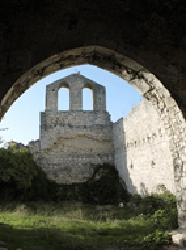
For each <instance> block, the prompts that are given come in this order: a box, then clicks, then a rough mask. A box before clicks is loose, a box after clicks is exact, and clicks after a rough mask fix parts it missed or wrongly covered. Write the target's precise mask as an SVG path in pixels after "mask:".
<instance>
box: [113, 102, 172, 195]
mask: <svg viewBox="0 0 186 250" xmlns="http://www.w3.org/2000/svg"><path fill="white" fill-rule="evenodd" d="M113 133H114V147H115V165H116V167H117V169H118V171H119V173H120V176H121V177H122V178H123V180H124V181H125V182H126V185H127V188H128V191H129V192H130V193H132V194H140V195H141V196H145V195H148V194H150V193H152V192H156V187H157V186H158V185H160V184H163V185H165V187H166V188H167V189H168V190H169V191H170V192H171V193H173V194H175V195H176V190H175V187H174V172H173V157H172V153H171V151H170V148H169V136H168V134H167V133H166V130H165V125H164V124H163V123H162V121H161V119H160V117H159V116H158V113H157V111H156V109H155V108H154V107H153V105H151V104H150V103H149V102H148V101H147V100H146V99H143V100H142V101H141V102H140V104H138V105H137V106H135V107H134V108H133V109H132V111H131V113H130V114H129V115H128V116H127V117H126V118H121V119H119V120H118V121H117V122H116V123H114V126H113Z"/></svg>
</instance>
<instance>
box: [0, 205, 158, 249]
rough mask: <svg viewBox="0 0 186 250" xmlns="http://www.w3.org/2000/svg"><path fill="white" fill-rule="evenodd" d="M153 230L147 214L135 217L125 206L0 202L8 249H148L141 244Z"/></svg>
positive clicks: (0, 228) (1, 231)
mask: <svg viewBox="0 0 186 250" xmlns="http://www.w3.org/2000/svg"><path fill="white" fill-rule="evenodd" d="M153 230H155V228H154V224H153V223H152V219H151V218H150V217H149V216H144V215H143V214H141V215H138V216H137V215H136V210H134V209H132V208H130V207H128V206H124V207H116V206H110V207H109V206H102V207H101V206H94V205H81V204H80V203H79V202H76V204H72V203H71V204H70V203H68V202H66V203H62V202H51V203H47V204H46V203H43V202H22V203H18V202H11V204H10V203H1V204H0V240H1V241H4V242H5V243H6V244H7V247H8V250H16V249H18V248H19V249H22V250H67V249H68V250H71V249H74V250H77V249H79V250H80V249H82V250H83V249H106V248H111V247H116V246H118V247H119V248H122V247H124V246H126V248H124V249H150V248H146V247H145V248H144V247H143V245H142V243H143V240H144V238H145V237H146V236H147V235H149V232H152V231H153ZM131 245H133V246H134V245H135V247H131V248H130V246H131ZM127 247H129V248H127Z"/></svg>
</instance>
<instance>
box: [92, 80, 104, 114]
mask: <svg viewBox="0 0 186 250" xmlns="http://www.w3.org/2000/svg"><path fill="white" fill-rule="evenodd" d="M93 93H94V94H93V109H94V110H101V111H106V90H105V87H104V86H102V85H100V84H95V85H94V86H93Z"/></svg>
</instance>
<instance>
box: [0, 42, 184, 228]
mask: <svg viewBox="0 0 186 250" xmlns="http://www.w3.org/2000/svg"><path fill="white" fill-rule="evenodd" d="M82 64H92V65H97V66H98V67H100V68H102V69H105V70H108V71H110V72H111V73H113V74H115V75H117V76H119V77H120V78H122V79H123V80H126V81H127V82H128V83H129V84H131V85H132V86H133V87H134V88H135V89H137V90H138V91H139V92H140V94H141V95H143V97H144V98H146V99H147V100H148V101H149V102H150V103H151V104H152V105H153V106H154V107H155V108H156V110H157V112H158V114H159V117H160V118H161V119H162V121H163V122H164V124H165V126H166V132H167V133H168V134H169V138H170V150H171V151H172V154H173V159H174V160H173V165H174V181H175V186H176V191H177V208H178V223H179V227H180V228H181V229H185V228H186V223H185V222H186V198H185V197H186V195H185V194H186V169H185V166H186V164H185V158H186V154H185V153H186V150H185V133H184V132H185V127H186V123H185V119H184V118H183V115H182V112H181V110H180V109H179V107H178V105H177V103H176V101H175V100H174V99H173V98H172V97H171V95H170V93H169V91H168V90H167V89H166V88H165V87H164V86H163V84H162V83H161V82H160V80H158V79H157V78H156V77H155V75H153V74H152V73H151V72H150V71H148V70H147V69H146V68H144V67H143V66H142V65H140V64H138V63H137V62H135V61H134V60H132V59H130V58H128V57H127V56H125V55H124V54H119V53H118V52H116V51H114V50H109V49H106V48H105V47H101V46H87V47H79V48H77V49H72V50H68V51H64V52H61V53H60V54H57V55H54V56H51V57H49V58H47V59H46V60H45V61H42V62H41V63H39V64H37V65H35V66H34V67H33V68H32V69H30V70H29V71H27V72H26V73H25V74H24V75H22V76H21V77H20V78H19V79H18V80H17V81H16V82H15V84H14V85H13V86H12V88H10V89H9V91H8V93H7V94H6V95H5V96H4V98H3V99H2V101H1V116H0V117H1V119H2V118H3V116H4V114H5V113H6V112H7V110H8V109H9V107H10V105H12V103H13V102H14V101H15V100H16V99H17V98H18V97H20V96H21V94H22V93H24V91H25V90H27V89H28V88H29V87H30V86H32V85H33V84H34V83H36V82H37V81H38V80H39V79H42V78H44V77H46V76H47V75H49V74H52V73H54V72H56V71H58V70H62V69H64V68H67V67H70V66H73V65H82ZM20 86H21V87H20Z"/></svg>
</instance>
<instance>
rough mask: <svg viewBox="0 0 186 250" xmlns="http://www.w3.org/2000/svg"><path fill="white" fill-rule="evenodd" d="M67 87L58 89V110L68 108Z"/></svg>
mask: <svg viewBox="0 0 186 250" xmlns="http://www.w3.org/2000/svg"><path fill="white" fill-rule="evenodd" d="M69 109H70V107H69V89H68V88H67V87H61V88H60V89H59V91H58V110H69Z"/></svg>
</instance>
